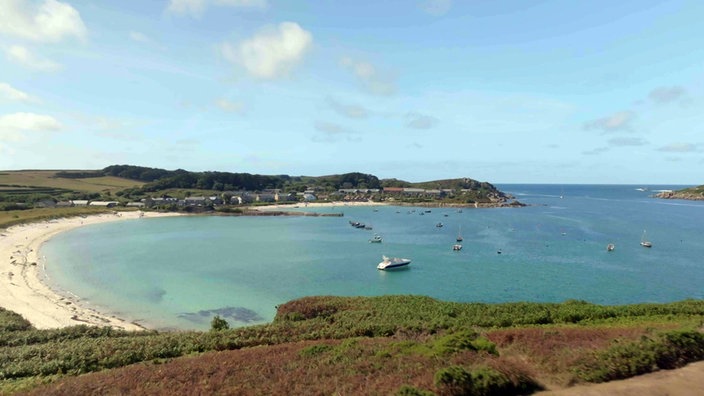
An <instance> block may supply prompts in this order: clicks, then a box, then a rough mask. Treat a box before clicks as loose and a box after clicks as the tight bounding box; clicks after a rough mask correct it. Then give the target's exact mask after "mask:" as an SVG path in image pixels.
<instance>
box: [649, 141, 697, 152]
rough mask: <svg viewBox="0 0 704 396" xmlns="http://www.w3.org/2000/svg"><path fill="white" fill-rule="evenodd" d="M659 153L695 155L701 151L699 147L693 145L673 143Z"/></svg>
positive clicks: (661, 148)
mask: <svg viewBox="0 0 704 396" xmlns="http://www.w3.org/2000/svg"><path fill="white" fill-rule="evenodd" d="M658 151H663V152H666V153H694V152H697V151H699V147H698V145H696V144H692V143H672V144H668V145H667V146H662V147H660V148H659V149H658Z"/></svg>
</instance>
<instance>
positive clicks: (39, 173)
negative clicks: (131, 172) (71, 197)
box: [0, 170, 144, 194]
mask: <svg viewBox="0 0 704 396" xmlns="http://www.w3.org/2000/svg"><path fill="white" fill-rule="evenodd" d="M57 172H61V171H58V170H22V171H3V172H0V186H4V187H6V188H10V187H12V188H17V187H25V188H26V187H45V188H54V189H64V190H71V191H80V192H88V193H107V192H110V193H111V194H112V193H115V192H117V191H120V190H124V189H126V188H132V187H141V186H142V185H144V183H143V182H139V181H136V180H129V179H123V178H120V177H114V176H104V177H91V178H85V179H69V178H60V177H56V173H57Z"/></svg>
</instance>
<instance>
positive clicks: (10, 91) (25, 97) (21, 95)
mask: <svg viewBox="0 0 704 396" xmlns="http://www.w3.org/2000/svg"><path fill="white" fill-rule="evenodd" d="M2 97H4V98H5V99H8V100H11V101H14V102H25V103H38V102H39V99H37V98H35V97H33V96H31V95H29V94H28V93H26V92H22V91H20V90H19V89H16V88H14V87H13V86H12V85H10V84H7V83H0V98H2Z"/></svg>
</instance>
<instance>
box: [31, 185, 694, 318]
mask: <svg viewBox="0 0 704 396" xmlns="http://www.w3.org/2000/svg"><path fill="white" fill-rule="evenodd" d="M497 187H498V188H499V189H500V190H501V191H504V192H506V193H509V194H512V195H513V196H515V198H516V199H517V200H519V201H520V202H522V203H525V204H527V206H525V207H515V208H514V207H512V208H474V207H470V208H462V209H458V208H449V207H447V208H443V207H440V208H421V207H409V206H391V205H390V206H348V205H343V204H340V205H337V206H334V207H326V208H318V209H312V208H305V207H300V208H297V209H295V210H298V211H317V212H320V213H329V214H342V216H339V217H335V216H262V217H247V216H180V217H168V218H148V217H145V218H143V219H134V220H125V221H120V222H113V223H105V224H97V225H91V226H85V227H81V228H77V229H74V230H71V231H68V232H65V233H62V234H60V235H58V236H56V237H54V238H52V239H51V240H50V241H48V242H47V243H45V244H44V245H43V246H42V248H41V252H40V257H41V256H46V258H45V260H46V263H45V266H46V274H45V275H46V277H47V281H48V282H49V283H50V285H51V286H52V287H53V288H54V289H55V290H57V291H58V292H59V293H64V294H71V295H73V296H75V297H76V298H78V299H79V300H80V301H81V304H84V305H86V306H89V307H92V308H94V309H97V310H99V311H100V312H105V313H108V314H111V315H116V316H118V317H121V318H124V319H127V320H130V321H135V322H137V323H140V324H142V325H144V326H146V327H149V328H154V329H162V330H171V329H175V330H206V329H208V328H209V327H210V321H211V319H212V317H213V316H214V315H219V316H221V317H223V318H225V319H226V320H227V321H228V322H229V323H230V325H231V326H233V327H234V326H245V325H252V324H261V323H267V322H270V321H271V320H273V318H274V316H275V314H276V307H277V306H278V305H279V304H282V303H285V302H287V301H290V300H292V299H295V298H299V297H303V296H316V295H335V296H380V295H391V294H405V295H410V294H412V295H426V296H431V297H434V298H437V299H440V300H445V301H456V302H485V303H497V302H511V301H534V302H561V301H565V300H571V299H576V300H584V301H588V302H592V303H597V304H606V305H613V304H631V303H641V302H671V301H679V300H683V299H690V298H694V299H702V298H704V259H703V258H704V237H703V236H704V201H685V200H664V199H656V198H653V197H652V196H653V194H655V193H656V192H657V191H659V190H676V189H680V188H684V187H688V186H679V185H667V186H665V185H662V186H648V185H555V184H551V185H541V184H505V185H497ZM350 222H361V223H364V224H366V225H367V226H368V227H369V228H371V230H367V229H360V228H355V227H352V226H351V225H350ZM438 223H442V227H438ZM374 234H379V235H381V236H382V238H383V242H382V243H370V242H369V239H370V238H372V237H373V235H374ZM460 234H461V236H462V237H463V242H462V246H463V248H462V250H460V251H453V250H452V246H453V245H454V244H455V243H457V242H456V238H457V236H458V235H460ZM643 238H645V239H647V240H649V241H650V242H652V247H651V248H645V247H643V246H641V245H640V242H641V240H642V239H643ZM610 243H612V244H614V245H615V249H614V250H613V251H610V252H609V251H607V249H606V246H607V245H608V244H610ZM382 255H386V256H389V257H403V258H409V259H411V260H412V262H411V264H410V266H408V268H406V269H403V270H397V271H388V272H387V271H379V270H377V269H376V266H377V264H378V263H379V262H380V261H381V259H382Z"/></svg>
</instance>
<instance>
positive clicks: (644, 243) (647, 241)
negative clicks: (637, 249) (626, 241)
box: [640, 230, 653, 248]
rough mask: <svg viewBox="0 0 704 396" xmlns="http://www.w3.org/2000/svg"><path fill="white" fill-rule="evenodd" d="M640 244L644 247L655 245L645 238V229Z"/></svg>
mask: <svg viewBox="0 0 704 396" xmlns="http://www.w3.org/2000/svg"><path fill="white" fill-rule="evenodd" d="M640 245H641V246H643V247H647V248H649V247H653V244H652V243H651V242H650V241H649V240H647V239H646V238H645V230H643V235H642V236H641V237H640Z"/></svg>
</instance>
